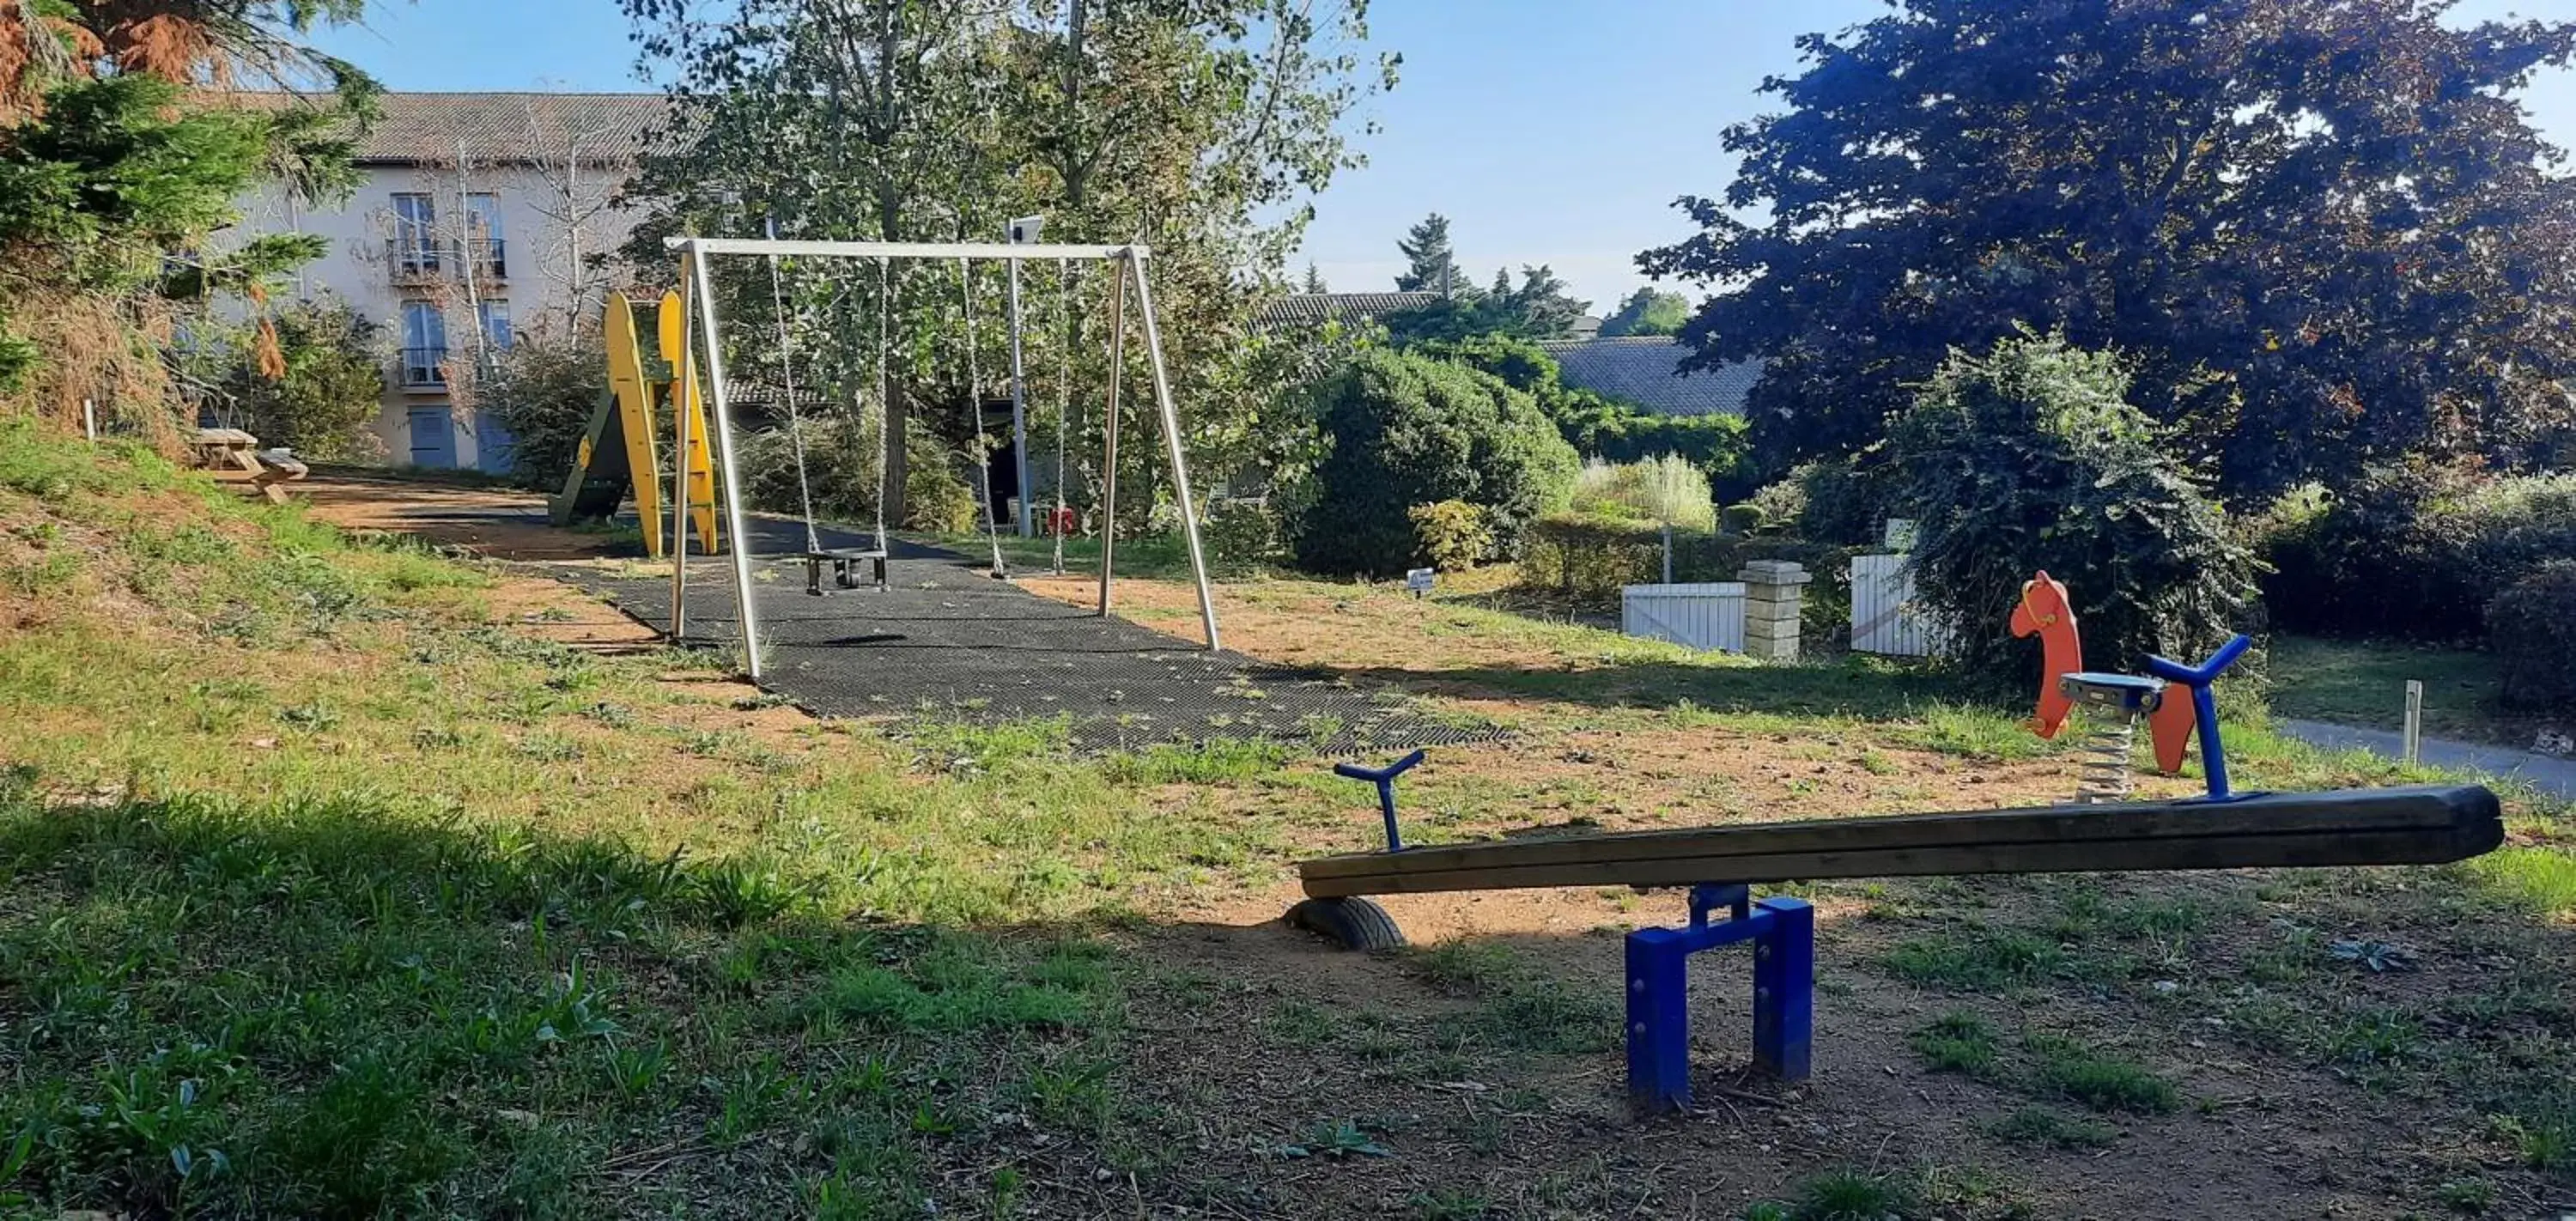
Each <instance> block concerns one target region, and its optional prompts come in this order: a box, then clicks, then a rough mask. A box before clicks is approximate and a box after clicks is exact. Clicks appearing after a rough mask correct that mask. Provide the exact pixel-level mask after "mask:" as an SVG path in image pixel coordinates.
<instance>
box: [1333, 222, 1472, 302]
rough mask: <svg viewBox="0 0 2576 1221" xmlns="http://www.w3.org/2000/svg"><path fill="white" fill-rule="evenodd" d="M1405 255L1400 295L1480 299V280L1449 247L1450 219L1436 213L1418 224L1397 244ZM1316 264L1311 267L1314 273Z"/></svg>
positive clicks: (1398, 277)
mask: <svg viewBox="0 0 2576 1221" xmlns="http://www.w3.org/2000/svg"><path fill="white" fill-rule="evenodd" d="M1395 248H1396V250H1397V251H1398V252H1400V253H1402V254H1403V255H1404V262H1405V268H1404V270H1403V271H1400V272H1397V273H1396V276H1395V291H1397V292H1400V293H1441V294H1443V295H1447V296H1463V297H1470V298H1472V297H1475V296H1478V295H1479V294H1478V292H1477V289H1476V281H1475V280H1474V279H1473V278H1471V277H1469V276H1468V274H1467V272H1466V269H1465V268H1462V267H1460V266H1458V252H1457V251H1456V250H1454V249H1451V248H1450V245H1449V218H1448V217H1446V216H1442V215H1441V214H1439V213H1437V212H1434V213H1432V214H1431V215H1429V216H1426V217H1423V218H1422V219H1421V220H1420V221H1417V222H1415V224H1414V226H1413V228H1411V229H1409V230H1406V231H1405V234H1404V236H1403V237H1401V238H1398V239H1397V240H1396V243H1395ZM1313 269H1314V264H1311V263H1309V264H1307V270H1308V271H1310V272H1311V271H1312V270H1313Z"/></svg>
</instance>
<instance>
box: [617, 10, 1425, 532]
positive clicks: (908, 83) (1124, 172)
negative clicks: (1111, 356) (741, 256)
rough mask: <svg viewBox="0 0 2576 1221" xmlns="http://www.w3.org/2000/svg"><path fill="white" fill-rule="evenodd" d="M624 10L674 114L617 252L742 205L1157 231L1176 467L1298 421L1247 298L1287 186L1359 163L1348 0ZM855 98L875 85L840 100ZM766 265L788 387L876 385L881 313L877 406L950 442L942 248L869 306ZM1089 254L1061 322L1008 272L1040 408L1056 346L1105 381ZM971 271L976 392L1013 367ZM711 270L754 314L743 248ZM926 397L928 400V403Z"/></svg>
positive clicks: (755, 334) (846, 391)
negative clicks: (1176, 425) (790, 373)
mask: <svg viewBox="0 0 2576 1221" xmlns="http://www.w3.org/2000/svg"><path fill="white" fill-rule="evenodd" d="M620 7H622V8H623V9H624V10H625V11H626V13H627V14H628V15H629V16H630V17H632V18H634V19H635V22H636V31H635V36H636V42H637V44H638V47H639V52H640V55H641V57H642V59H643V60H644V61H645V62H646V63H647V65H648V66H649V67H650V68H651V69H652V70H653V74H654V75H655V76H656V77H657V79H663V80H667V81H669V82H670V85H671V90H670V91H671V93H672V95H673V100H674V102H675V104H676V105H677V106H678V107H679V108H680V111H681V113H683V114H685V115H687V116H688V119H689V121H688V122H687V123H686V124H684V125H681V126H683V127H684V128H685V133H686V134H685V135H679V136H674V137H673V138H670V139H667V140H666V141H664V142H663V144H662V145H661V146H660V147H659V148H657V149H656V150H654V151H653V153H652V154H651V155H649V156H647V157H646V158H645V159H644V161H643V163H642V165H641V166H640V167H639V171H638V174H637V180H636V183H635V184H634V187H633V189H632V190H631V191H630V192H629V194H630V195H631V196H633V197H635V198H640V199H644V200H648V201H651V202H650V205H649V209H648V211H647V212H646V214H645V215H643V216H642V217H641V218H640V219H639V223H638V225H637V227H636V229H635V231H634V233H633V235H632V239H631V241H630V243H629V245H628V247H627V250H628V252H629V254H630V256H631V257H632V259H633V261H634V262H635V263H636V265H637V266H639V267H647V268H654V267H664V266H667V265H668V260H667V258H666V256H665V255H664V253H663V252H662V251H661V249H660V245H659V243H660V241H661V239H662V238H663V237H665V236H667V235H670V234H673V233H679V232H718V231H723V232H731V231H734V230H735V229H736V228H738V227H739V226H740V224H741V223H742V221H741V218H742V217H744V216H756V217H763V218H769V219H774V220H775V221H776V223H777V225H778V227H779V230H780V232H781V233H782V234H783V235H785V236H789V237H794V238H804V239H841V240H860V239H875V240H955V239H956V238H957V237H959V236H960V235H973V234H983V235H992V234H998V233H1000V232H1001V230H1002V227H1003V225H1004V223H1005V222H1006V221H1007V220H1008V219H1009V218H1011V217H1015V216H1023V215H1027V214H1030V213H1041V214H1044V215H1045V216H1046V218H1047V226H1046V235H1047V237H1048V238H1050V239H1051V240H1057V241H1072V242H1085V241H1090V242H1112V241H1117V242H1123V241H1142V242H1145V243H1148V244H1150V245H1151V247H1152V248H1153V251H1154V267H1153V271H1154V285H1153V292H1154V304H1155V309H1156V313H1157V315H1158V317H1159V318H1160V321H1161V335H1162V341H1163V344H1164V348H1165V355H1166V358H1167V362H1168V366H1169V369H1170V373H1171V378H1172V381H1174V382H1175V383H1177V384H1180V385H1184V386H1187V387H1189V400H1190V406H1189V410H1188V411H1186V412H1185V413H1184V417H1183V418H1184V421H1185V424H1186V427H1187V429H1188V432H1187V435H1186V436H1185V437H1184V438H1183V440H1184V443H1185V444H1186V446H1187V448H1188V452H1189V454H1190V457H1191V460H1192V463H1193V464H1194V465H1195V466H1196V467H1197V468H1198V469H1200V470H1201V471H1203V472H1208V473H1212V474H1220V475H1221V474H1225V473H1230V472H1232V471H1234V470H1237V469H1239V468H1242V467H1244V466H1246V465H1249V464H1252V463H1254V462H1255V461H1256V460H1258V459H1260V458H1261V457H1263V456H1264V453H1263V451H1264V450H1265V449H1266V448H1267V447H1269V446H1271V445H1273V444H1274V443H1276V441H1277V439H1278V438H1279V437H1280V436H1282V435H1283V434H1286V433H1289V432H1291V431H1293V430H1292V429H1291V428H1289V427H1286V425H1287V424H1288V423H1289V422H1290V421H1292V420H1293V419H1294V416H1295V413H1296V411H1297V410H1299V409H1300V408H1301V407H1302V403H1299V402H1296V401H1291V399H1290V398H1289V395H1288V392H1289V391H1291V390H1292V389H1293V388H1294V387H1295V386H1296V385H1297V383H1298V381H1299V380H1300V378H1299V376H1298V375H1297V374H1298V370H1296V368H1295V365H1296V363H1297V362H1296V361H1295V360H1294V359H1293V354H1289V355H1284V356H1283V354H1281V353H1279V352H1277V351H1275V350H1274V348H1275V347H1276V346H1278V345H1276V344H1274V342H1273V341H1272V340H1271V339H1269V338H1266V337H1264V336H1261V335H1259V334H1258V333H1256V332H1255V330H1254V328H1253V325H1252V324H1253V310H1254V306H1255V305H1256V304H1257V303H1258V302H1259V301H1260V299H1261V298H1262V296H1263V295H1265V293H1267V292H1269V291H1270V290H1272V289H1274V288H1275V287H1277V286H1278V281H1279V279H1280V278H1281V277H1282V273H1283V265H1284V263H1285V260H1286V256H1287V255H1288V253H1289V252H1291V251H1293V250H1294V249H1295V248H1296V246H1297V244H1298V240H1299V234H1300V233H1301V231H1302V230H1303V228H1304V226H1305V224H1306V223H1307V221H1308V219H1309V218H1310V217H1311V215H1312V209H1311V208H1309V207H1307V206H1305V204H1306V202H1307V199H1308V198H1309V197H1310V196H1311V195H1312V194H1313V193H1315V192H1318V191H1321V190H1323V189H1324V188H1325V187H1326V186H1327V185H1328V184H1329V183H1330V182H1331V181H1332V178H1333V176H1334V175H1335V174H1336V173H1337V172H1339V171H1340V170H1342V169H1344V168H1346V167H1348V166H1350V165H1353V164H1356V155H1355V153H1354V152H1353V151H1352V150H1351V149H1350V148H1349V147H1348V141H1349V139H1350V137H1351V135H1352V134H1353V129H1352V127H1351V125H1348V124H1345V123H1344V122H1342V119H1343V116H1344V115H1345V114H1347V113H1349V112H1350V111H1351V110H1352V109H1353V108H1354V107H1355V106H1356V105H1358V104H1359V103H1360V101H1361V100H1362V99H1363V98H1364V97H1366V96H1367V95H1369V94H1371V93H1374V92H1376V91H1378V90H1380V89H1383V88H1385V87H1387V86H1388V85H1390V84H1391V83H1392V81H1393V77H1394V70H1395V66H1396V65H1395V61H1394V59H1393V57H1392V56H1376V55H1372V54H1370V53H1368V51H1367V50H1366V42H1367V39H1368V33H1369V31H1368V23H1367V21H1366V10H1365V6H1362V5H1342V6H1336V8H1335V10H1334V11H1333V12H1331V13H1329V14H1316V13H1310V12H1308V11H1307V8H1306V6H1304V5H1302V4H1299V3H1295V2H1293V0H1214V2H1211V3H1201V2H1198V0H1186V2H1185V0H1148V2H1145V3H1135V4H1115V5H1103V4H1098V3H1086V4H1083V5H1079V6H1065V5H1055V6H1049V7H1045V8H1032V7H1029V6H1009V5H1002V6H996V5H983V4H897V5H892V6H883V5H874V6H856V7H853V6H845V5H844V6H821V7H818V6H815V5H813V4H810V3H807V2H806V0H746V2H744V3H738V4H728V5H726V6H725V11H724V13H723V14H722V15H721V16H720V17H715V18H706V17H703V16H702V15H700V14H697V13H696V12H695V11H694V10H693V9H691V8H690V7H689V6H686V5H680V4H673V3H670V2H669V0H620ZM860 98H865V99H870V100H869V101H868V102H867V103H865V104H853V103H852V102H851V99H860ZM784 271H785V277H784V278H785V279H786V292H785V294H784V295H785V296H786V297H787V299H788V302H789V308H790V312H791V314H797V315H800V316H802V317H803V318H804V319H805V320H806V325H803V326H792V327H791V328H790V330H791V331H795V332H802V333H797V334H795V335H794V337H793V341H792V342H793V345H794V347H795V349H796V355H797V356H798V357H799V361H798V363H799V364H800V366H804V368H802V369H801V370H800V371H801V372H802V373H803V374H804V375H803V376H800V377H799V379H798V381H799V385H800V386H801V387H803V388H805V389H808V390H809V391H811V392H812V393H814V395H815V396H816V397H818V398H820V399H821V400H823V401H827V402H838V403H847V402H849V401H850V397H851V394H852V393H853V392H855V391H857V390H859V389H861V388H863V387H864V388H872V387H873V385H874V382H875V342H876V335H875V326H874V319H876V318H878V317H880V316H883V317H888V318H890V319H891V321H892V330H893V338H894V341H895V344H896V346H897V349H898V357H897V361H896V367H895V368H894V370H893V381H894V391H895V392H894V394H893V395H892V396H891V397H892V399H893V400H894V401H893V404H892V411H893V414H894V416H895V417H896V418H897V419H902V418H903V417H905V416H906V415H911V416H912V417H913V423H914V425H915V426H927V427H931V428H933V429H947V430H948V431H947V432H946V434H945V436H944V438H943V439H944V440H946V441H947V442H948V443H949V444H951V445H959V444H962V443H963V441H964V437H963V436H962V435H961V433H960V431H959V430H957V429H956V428H955V427H953V425H954V423H955V422H957V421H960V420H962V419H964V418H965V413H964V412H963V411H962V410H958V409H957V408H958V407H959V406H961V405H962V404H963V403H964V402H965V401H966V399H967V386H966V382H967V381H968V380H969V372H968V361H967V359H966V347H967V343H966V335H965V322H964V318H963V316H962V310H961V309H960V308H959V296H960V294H959V289H958V283H957V272H956V269H955V268H954V267H950V266H937V267H933V266H916V267H913V268H910V269H908V270H903V271H899V272H898V273H897V274H896V275H895V276H894V277H893V281H892V283H891V284H889V285H888V287H889V288H890V289H891V293H892V297H891V300H888V299H885V298H884V297H882V296H881V294H880V292H879V290H878V285H877V283H876V278H875V277H874V276H873V275H869V274H866V273H865V272H863V271H856V270H847V271H840V272H826V271H824V270H822V269H821V268H819V267H818V266H816V265H808V264H795V265H790V266H788V267H786V268H785V269H784ZM1107 275H1108V273H1107V271H1106V270H1104V269H1103V268H1101V267H1098V266H1081V267H1078V268H1077V269H1076V271H1075V276H1076V279H1077V283H1076V284H1075V285H1074V286H1073V287H1072V289H1071V290H1070V296H1071V298H1072V299H1073V300H1074V302H1075V303H1076V304H1075V306H1074V309H1073V311H1072V314H1073V317H1072V318H1071V319H1070V320H1069V321H1068V322H1065V323H1062V324H1056V323H1054V322H1053V321H1052V319H1051V317H1050V316H1051V315H1052V314H1053V311H1054V307H1055V302H1056V301H1058V300H1059V299H1062V297H1063V296H1065V295H1066V293H1065V291H1064V287H1063V285H1062V284H1060V283H1059V282H1057V280H1056V277H1055V274H1054V269H1053V268H1031V269H1028V270H1026V271H1025V272H1024V274H1023V286H1024V292H1025V294H1026V295H1027V297H1028V298H1029V299H1030V300H1031V306H1030V309H1031V311H1032V313H1033V314H1034V316H1035V318H1036V319H1037V320H1035V321H1033V322H1032V324H1031V326H1030V327H1029V331H1028V334H1027V365H1028V368H1029V369H1030V371H1031V373H1032V381H1033V383H1036V384H1037V385H1038V386H1039V387H1042V388H1041V389H1040V390H1039V394H1040V395H1041V396H1043V397H1042V399H1041V401H1043V399H1051V398H1052V397H1053V396H1054V388H1053V387H1052V386H1051V385H1047V384H1046V383H1048V382H1050V381H1052V379H1053V377H1054V371H1055V370H1057V369H1058V368H1060V367H1061V366H1062V364H1063V363H1064V362H1066V361H1067V360H1068V359H1069V360H1070V362H1071V363H1072V365H1073V370H1074V384H1075V385H1076V386H1080V387H1086V388H1096V387H1098V386H1100V385H1102V384H1103V383H1104V382H1105V381H1106V379H1107V376H1108V370H1107V368H1106V365H1107V360H1106V353H1105V351H1104V346H1105V345H1103V344H1102V343H1100V342H1099V339H1100V336H1101V334H1102V333H1103V332H1102V331H1101V329H1100V328H1101V327H1102V325H1103V324H1104V322H1105V320H1104V319H1103V318H1102V317H1101V316H1100V313H1101V310H1100V306H1099V304H1098V302H1099V301H1100V299H1101V298H1100V290H1101V288H1102V287H1103V286H1105V285H1106V283H1107V282H1108V281H1107ZM974 278H975V285H976V286H975V290H974V291H975V294H976V296H977V298H978V305H977V309H978V311H979V314H980V315H981V317H982V319H983V322H982V325H980V326H979V328H978V331H979V334H978V335H977V342H978V344H979V345H980V348H981V350H980V352H979V353H978V354H977V363H978V365H979V366H980V367H979V370H978V371H979V372H980V375H981V376H982V377H983V378H984V379H985V380H986V383H987V384H986V385H985V386H984V387H982V388H980V390H979V392H980V393H990V392H991V389H992V382H993V379H994V378H995V377H996V376H997V374H998V371H1000V370H1002V369H1004V368H1007V367H1008V363H1009V357H1008V352H1007V347H1008V341H1007V338H1006V337H1005V335H1004V332H1003V328H1002V327H1000V326H998V325H995V324H994V320H995V319H996V318H997V317H998V313H999V308H1000V301H1001V297H1002V293H1003V288H1002V282H1001V280H1002V277H1001V275H1000V273H999V270H998V269H997V268H994V267H992V266H990V265H989V264H988V265H983V266H979V267H978V268H977V269H976V271H975V272H974ZM716 287H717V291H718V292H719V293H722V294H723V295H724V296H725V298H727V299H728V301H727V308H726V310H725V315H726V316H728V317H733V318H741V319H765V318H769V317H770V316H771V315H772V304H771V283H770V279H769V276H768V273H767V271H766V269H765V268H764V267H763V266H762V265H760V264H758V263H756V262H754V261H751V260H736V261H731V262H730V265H727V266H722V267H720V268H719V269H718V284H717V286H716ZM1130 320H1131V321H1132V320H1133V315H1132V313H1131V315H1130ZM764 332H768V333H764ZM774 334H775V331H774V328H763V327H754V326H744V327H742V328H739V329H738V330H737V332H736V338H735V342H737V343H738V344H742V345H745V350H744V351H743V352H742V353H741V357H742V360H741V367H743V368H745V369H751V368H757V367H761V366H764V365H770V366H774V364H775V363H776V360H777V358H778V353H777V352H776V351H775V346H776V340H775V338H774ZM1126 352H1127V357H1128V359H1129V360H1130V362H1131V366H1130V368H1129V369H1128V370H1127V371H1126V376H1128V377H1130V378H1135V379H1137V380H1136V381H1133V382H1131V383H1130V384H1131V385H1134V384H1142V366H1143V353H1142V352H1141V351H1140V350H1139V345H1137V344H1135V343H1133V342H1132V341H1131V342H1130V343H1129V344H1128V345H1127V349H1126ZM1080 393H1081V394H1082V395H1084V396H1086V397H1087V396H1089V395H1091V394H1094V393H1096V389H1085V390H1083V391H1081V392H1080ZM1077 402H1078V405H1079V403H1080V400H1078V401H1077ZM939 404H945V405H948V406H947V407H946V409H945V410H943V411H938V412H934V411H932V410H930V409H929V408H930V406H931V405H939ZM1101 420H1102V413H1100V412H1099V411H1098V410H1097V408H1096V405H1095V406H1093V407H1091V408H1090V409H1087V410H1080V411H1078V412H1077V413H1076V414H1075V432H1076V435H1075V436H1073V437H1072V438H1071V439H1070V440H1071V445H1070V447H1069V448H1070V449H1071V451H1072V452H1073V453H1074V454H1076V455H1091V454H1098V453H1099V452H1100V450H1101V445H1100V441H1101V432H1100V428H1101ZM1131 461H1132V460H1131ZM1119 482H1120V492H1121V496H1122V500H1126V499H1128V498H1131V497H1132V498H1133V499H1134V502H1135V503H1134V504H1133V505H1132V506H1131V505H1128V504H1122V505H1121V506H1119V512H1120V513H1121V514H1122V517H1129V518H1135V519H1141V518H1143V517H1144V516H1146V515H1147V514H1149V513H1151V512H1152V511H1153V510H1154V509H1155V508H1156V507H1157V506H1158V505H1159V504H1162V503H1168V496H1169V489H1168V487H1167V486H1165V485H1166V480H1165V477H1163V476H1161V475H1158V474H1156V473H1154V469H1153V465H1152V464H1149V463H1145V462H1141V461H1132V464H1131V465H1129V466H1128V467H1127V468H1126V469H1125V470H1124V471H1122V472H1121V478H1120V481H1119ZM904 491H905V492H906V493H907V494H908V493H909V491H910V482H909V481H908V480H907V481H905V483H904ZM1086 507H1088V506H1086ZM947 515H948V514H947V512H946V510H945V508H944V507H943V508H942V509H940V510H938V511H936V512H931V513H926V514H911V515H909V516H947ZM896 516H898V517H901V516H908V515H906V514H897V515H896Z"/></svg>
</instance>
